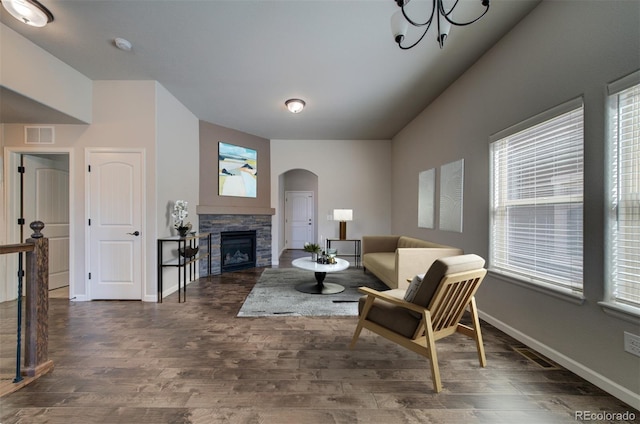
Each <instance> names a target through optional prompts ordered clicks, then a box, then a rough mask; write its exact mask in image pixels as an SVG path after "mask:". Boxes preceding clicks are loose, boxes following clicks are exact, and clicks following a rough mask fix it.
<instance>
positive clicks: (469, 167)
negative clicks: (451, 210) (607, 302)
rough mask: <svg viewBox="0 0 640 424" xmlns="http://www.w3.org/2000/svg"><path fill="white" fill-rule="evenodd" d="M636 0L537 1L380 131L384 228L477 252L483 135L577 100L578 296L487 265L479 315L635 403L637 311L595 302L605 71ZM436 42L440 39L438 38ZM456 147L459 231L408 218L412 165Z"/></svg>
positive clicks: (485, 179)
mask: <svg viewBox="0 0 640 424" xmlns="http://www.w3.org/2000/svg"><path fill="white" fill-rule="evenodd" d="M639 23H640V2H638V1H637V0H636V1H607V2H603V1H580V2H578V1H550V0H545V1H543V2H542V3H541V4H540V6H539V7H537V8H536V9H534V10H533V11H532V13H531V14H530V15H528V16H527V17H526V18H525V19H524V20H523V21H522V22H521V23H520V24H519V25H518V26H517V27H516V28H515V29H514V30H513V31H511V32H510V33H509V34H508V35H507V36H505V37H504V38H503V39H502V40H501V41H500V42H499V43H498V44H497V45H496V46H495V47H494V48H492V49H491V50H490V51H489V52H487V53H486V54H485V55H484V56H483V57H482V58H481V59H480V60H479V61H478V62H477V63H476V64H475V65H474V66H473V67H471V68H470V69H469V70H468V71H467V72H466V73H465V74H464V75H463V76H462V77H461V78H460V79H459V80H457V81H456V82H455V83H454V84H452V85H451V86H450V87H449V88H448V89H447V90H446V92H445V93H444V94H442V95H441V96H440V97H439V98H438V99H437V100H436V101H435V102H434V103H433V104H431V105H430V106H429V107H428V108H427V109H425V110H424V111H423V113H422V114H420V115H419V116H418V117H417V118H416V119H415V120H414V121H413V122H412V123H411V124H409V125H408V126H407V127H405V128H404V129H403V130H402V131H401V132H400V133H399V134H398V135H397V136H396V137H395V138H394V139H393V143H392V161H393V166H392V169H393V182H392V202H391V204H392V232H393V233H398V234H409V235H413V236H418V237H422V238H425V239H430V240H434V241H438V242H442V243H445V244H452V245H455V246H459V247H462V248H463V249H464V250H465V251H466V252H473V253H478V254H480V255H482V256H484V257H485V258H486V257H488V249H489V141H488V140H489V136H490V135H492V134H494V133H496V132H498V131H500V130H502V129H504V128H507V127H509V126H511V125H513V124H516V123H518V122H520V121H523V120H525V119H527V118H529V117H531V116H534V115H536V114H538V113H540V112H542V111H544V110H546V109H549V108H551V107H553V106H556V105H558V104H561V103H563V102H565V101H567V100H570V99H572V98H576V97H579V96H583V97H584V105H585V215H584V221H585V232H584V246H585V248H584V289H585V293H584V294H585V297H586V301H585V302H584V303H583V304H577V303H575V302H570V301H568V300H566V299H560V298H557V297H554V296H551V295H550V294H549V293H545V292H540V291H535V290H531V289H529V288H525V287H523V286H521V285H517V284H514V283H513V282H508V281H505V280H502V279H497V278H495V277H494V276H491V275H489V277H488V278H487V279H486V281H485V283H484V285H483V287H482V288H481V290H480V293H479V295H478V302H479V308H480V309H481V310H482V312H483V316H484V318H486V319H487V320H488V321H490V322H492V323H494V324H495V325H497V326H498V327H501V328H502V329H504V330H505V331H507V332H509V333H511V334H512V335H514V336H516V337H517V338H520V339H521V340H523V341H526V342H527V343H528V344H530V345H532V346H533V347H536V348H537V349H539V350H541V351H542V353H545V354H547V355H548V356H550V357H552V359H555V360H557V361H559V362H560V363H562V364H563V365H565V366H568V367H569V368H570V369H572V370H573V371H574V372H577V373H578V374H580V375H582V376H584V377H586V378H588V379H589V380H591V381H593V382H595V383H596V384H598V385H599V386H600V387H602V388H604V389H605V390H608V391H610V392H612V393H614V394H615V395H617V396H618V397H620V398H622V399H623V400H625V401H627V402H629V403H633V404H634V406H636V407H638V406H639V405H640V401H639V397H638V393H640V358H638V357H635V356H632V355H631V354H629V353H626V352H624V350H623V332H624V331H629V332H632V333H636V334H639V333H640V326H639V324H638V323H639V322H640V321H638V320H635V321H634V320H633V319H632V318H629V319H628V320H624V319H620V318H617V317H614V316H611V315H608V314H606V313H605V312H604V311H603V309H602V308H601V307H600V306H598V304H597V302H598V301H601V300H603V293H604V284H605V279H604V228H605V222H604V219H605V216H604V210H605V184H604V182H605V178H604V172H605V167H604V156H605V155H604V152H605V99H606V85H607V83H609V82H611V81H614V80H616V79H619V78H621V77H623V76H625V75H627V74H629V73H631V72H633V71H635V70H637V69H639V68H640V29H639V25H638V24H639ZM445 48H446V47H445ZM460 158H464V160H465V181H464V217H463V219H464V229H463V232H462V233H453V232H445V231H439V230H427V229H421V228H418V226H417V209H418V208H417V191H418V173H419V172H420V171H423V170H426V169H430V168H438V167H440V166H441V165H443V164H445V163H448V162H451V161H454V160H457V159H460Z"/></svg>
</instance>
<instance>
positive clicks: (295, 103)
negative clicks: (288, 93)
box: [284, 99, 306, 113]
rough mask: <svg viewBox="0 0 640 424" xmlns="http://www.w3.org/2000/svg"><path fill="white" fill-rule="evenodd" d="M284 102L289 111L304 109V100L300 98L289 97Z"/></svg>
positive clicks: (295, 111) (298, 111)
mask: <svg viewBox="0 0 640 424" xmlns="http://www.w3.org/2000/svg"><path fill="white" fill-rule="evenodd" d="M284 104H285V105H286V106H287V109H289V112H291V113H300V112H302V109H304V106H305V105H306V103H305V102H304V100H300V99H289V100H287V101H286V102H284Z"/></svg>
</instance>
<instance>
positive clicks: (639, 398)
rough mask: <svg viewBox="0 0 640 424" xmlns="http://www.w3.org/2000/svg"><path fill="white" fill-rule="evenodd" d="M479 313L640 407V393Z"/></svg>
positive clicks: (605, 388)
mask: <svg viewBox="0 0 640 424" xmlns="http://www.w3.org/2000/svg"><path fill="white" fill-rule="evenodd" d="M478 315H479V316H480V318H482V319H483V320H485V321H486V322H488V323H489V324H491V325H493V326H494V327H496V328H497V329H499V330H501V331H503V332H505V333H506V334H508V335H510V336H511V337H513V338H514V339H516V340H518V341H520V342H522V343H524V344H525V345H527V346H529V347H530V348H532V349H534V350H536V351H537V352H539V353H541V354H543V355H544V356H546V357H548V358H549V359H551V360H553V361H555V362H557V363H558V364H560V365H562V366H563V367H564V368H566V369H568V370H569V371H571V372H573V373H575V374H577V375H579V376H580V377H582V378H584V379H585V380H587V381H589V382H590V383H592V384H594V385H596V386H598V387H599V388H601V389H602V390H604V391H605V392H607V393H609V394H611V395H612V396H615V397H616V398H618V399H620V400H621V401H623V402H625V403H627V404H628V405H630V406H632V407H633V408H636V409H640V394H638V393H634V392H632V391H631V390H629V389H627V388H626V387H623V386H621V385H620V384H618V383H616V382H615V381H612V380H611V379H609V378H607V377H605V376H603V375H602V374H599V373H597V372H596V371H594V370H592V369H591V368H588V367H586V366H585V365H583V364H581V363H579V362H577V361H575V360H573V359H571V358H570V357H568V356H566V355H564V354H562V353H560V352H558V351H557V350H555V349H553V348H551V347H549V346H547V345H545V344H543V343H541V342H539V341H538V340H536V339H534V338H532V337H529V336H528V335H526V334H524V333H523V332H521V331H519V330H517V329H515V328H513V327H511V326H510V325H508V324H506V323H505V322H503V321H500V320H499V319H497V318H495V317H493V316H491V315H489V314H486V313H484V312H482V311H479V312H478Z"/></svg>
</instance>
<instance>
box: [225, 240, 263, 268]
mask: <svg viewBox="0 0 640 424" xmlns="http://www.w3.org/2000/svg"><path fill="white" fill-rule="evenodd" d="M220 256H221V272H229V271H236V270H239V269H245V268H254V267H255V266H256V232H255V231H226V232H222V233H220Z"/></svg>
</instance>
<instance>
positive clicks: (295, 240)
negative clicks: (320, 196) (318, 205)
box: [285, 191, 315, 249]
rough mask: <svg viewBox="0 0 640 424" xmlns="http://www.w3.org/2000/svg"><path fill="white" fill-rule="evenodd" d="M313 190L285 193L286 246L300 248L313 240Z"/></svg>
mask: <svg viewBox="0 0 640 424" xmlns="http://www.w3.org/2000/svg"><path fill="white" fill-rule="evenodd" d="M313 203H314V202H313V192H311V191H287V192H286V193H285V204H286V211H285V232H286V240H287V243H286V244H287V248H289V249H302V248H303V247H304V244H305V243H313V242H314V237H313V234H314V229H315V222H314V221H315V219H314V216H313Z"/></svg>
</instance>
